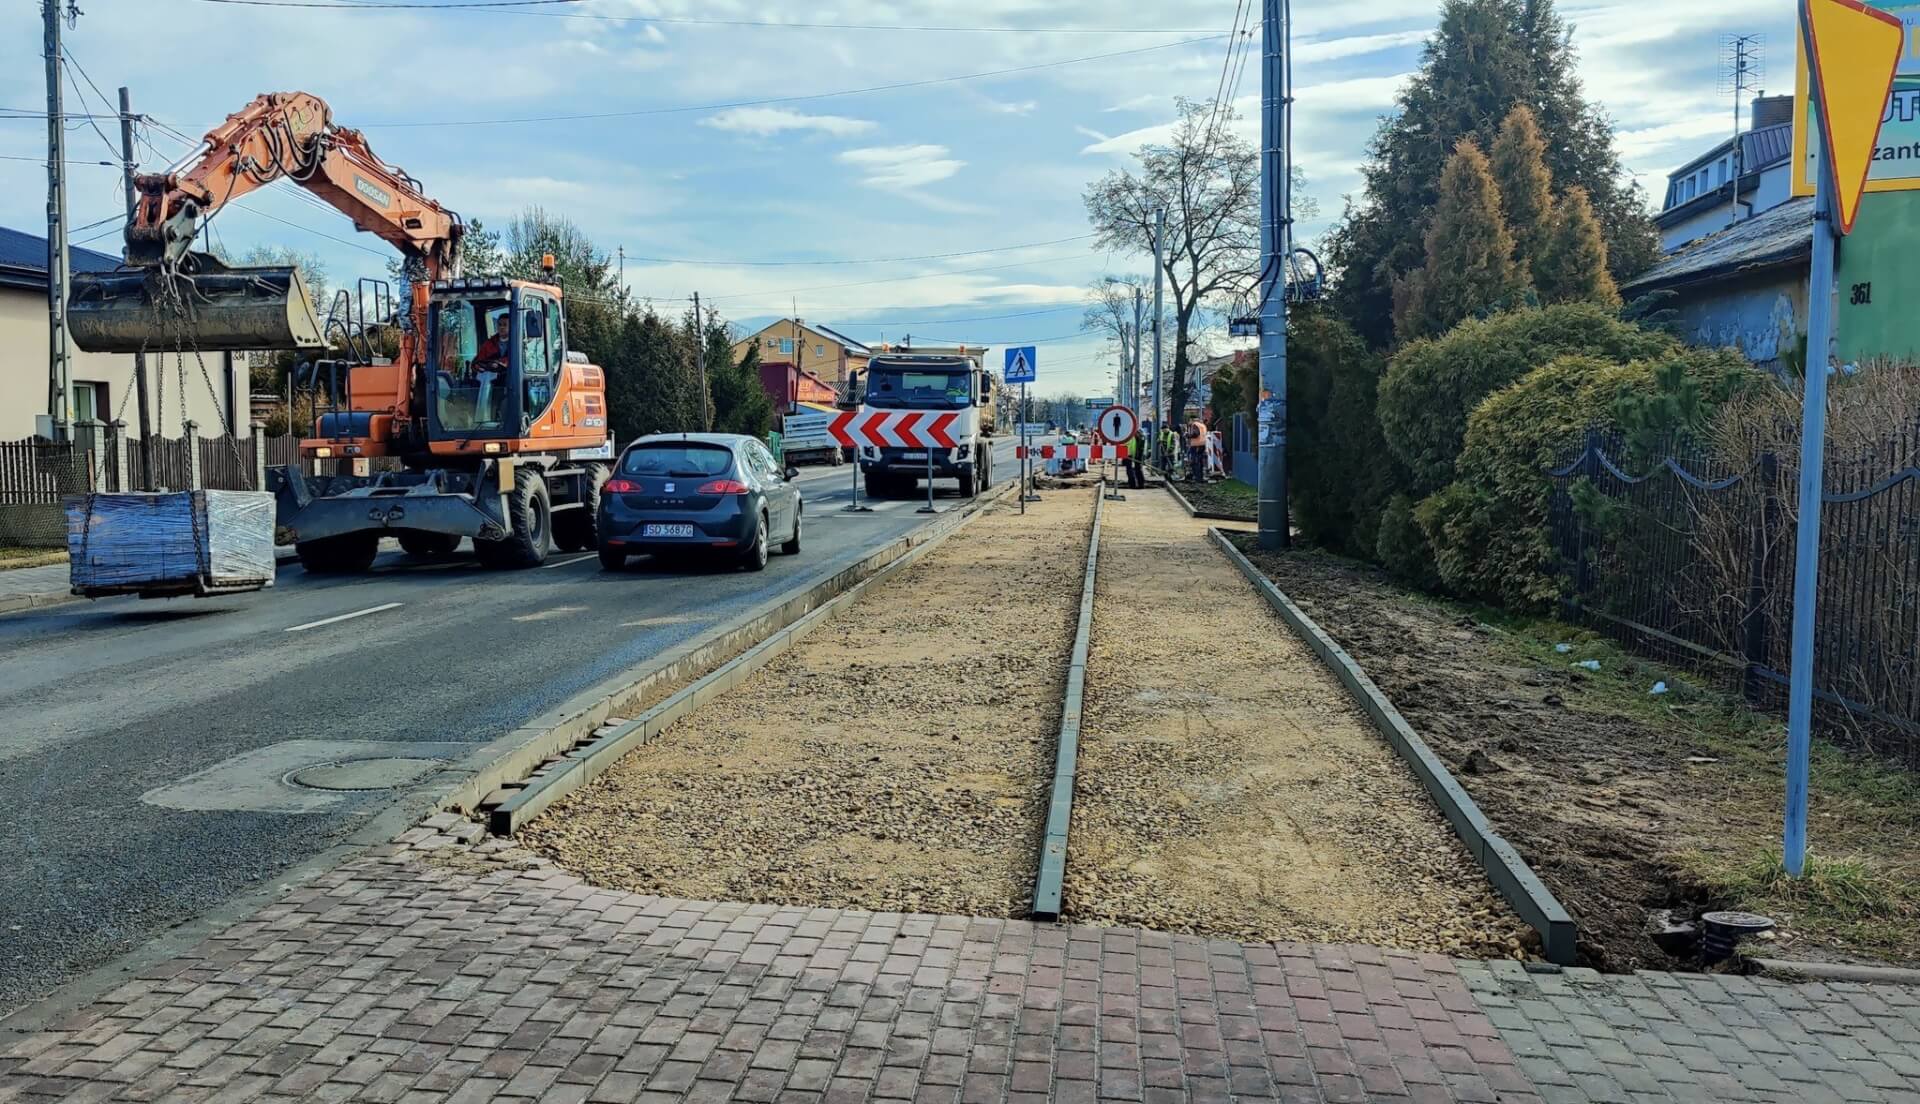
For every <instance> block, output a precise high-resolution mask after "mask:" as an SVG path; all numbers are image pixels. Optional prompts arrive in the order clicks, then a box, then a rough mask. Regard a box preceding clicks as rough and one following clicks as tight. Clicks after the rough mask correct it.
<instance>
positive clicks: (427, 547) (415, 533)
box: [400, 529, 460, 560]
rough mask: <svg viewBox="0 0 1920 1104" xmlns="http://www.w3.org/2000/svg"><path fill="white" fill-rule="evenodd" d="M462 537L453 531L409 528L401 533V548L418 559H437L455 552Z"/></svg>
mask: <svg viewBox="0 0 1920 1104" xmlns="http://www.w3.org/2000/svg"><path fill="white" fill-rule="evenodd" d="M458 547H460V538H459V537H457V536H455V535H453V534H452V533H423V532H421V531H420V530H418V529H408V530H405V531H403V532H401V534H400V550H401V551H403V552H405V553H406V554H407V555H409V556H412V557H413V558H414V559H416V560H437V559H440V558H441V557H442V556H449V555H452V554H453V550H454V549H456V548H458Z"/></svg>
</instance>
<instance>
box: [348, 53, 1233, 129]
mask: <svg viewBox="0 0 1920 1104" xmlns="http://www.w3.org/2000/svg"><path fill="white" fill-rule="evenodd" d="M1225 37H1227V36H1226V35H1222V34H1210V35H1202V36H1200V37H1197V38H1183V39H1180V40H1178V41H1176V42H1162V43H1159V44H1157V45H1153V46H1137V47H1135V48H1133V49H1131V50H1113V51H1111V52H1108V53H1104V54H1087V55H1085V56H1082V57H1073V58H1062V59H1060V60H1059V61H1042V62H1035V63H1033V64H1031V65H1013V66H1008V67H1007V68H1004V69H987V70H983V71H981V72H977V73H960V74H956V75H954V76H950V77H928V78H925V79H922V80H912V81H897V82H895V83H892V84H873V85H868V86H866V87H864V88H842V89H837V90H835V91H832V92H810V93H806V94H804V95H798V96H767V97H764V98H762V99H757V100H729V101H726V102H724V103H710V104H684V105H681V106H679V107H648V108H637V109H634V110H631V111H591V112H579V113H575V114H565V115H522V116H516V117H512V118H504V119H432V120H425V121H421V122H406V123H366V124H364V125H363V127H362V129H365V130H372V129H374V128H376V127H386V128H395V127H441V126H500V125H505V124H508V123H564V122H575V121H580V120H588V119H629V118H635V117H638V116H643V115H678V114H683V113H686V112H692V111H724V110H727V109H729V108H735V107H765V106H767V105H769V104H782V103H805V102H809V101H813V100H831V99H837V98H839V97H842V96H861V95H866V94H868V93H872V92H896V91H899V90H901V89H905V88H926V87H929V86H932V85H940V84H956V83H959V82H961V81H970V80H982V79H985V78H987V77H1004V76H1010V75H1012V74H1014V73H1031V72H1035V71H1036V70H1041V69H1057V68H1060V67H1061V66H1066V65H1079V64H1082V63H1084V62H1089V61H1105V60H1107V59H1108V58H1117V57H1128V56H1131V55H1135V54H1145V53H1151V52H1153V51H1155V50H1171V49H1174V48H1176V47H1180V46H1191V45H1193V44H1194V43H1197V42H1213V41H1217V40H1219V39H1222V38H1225Z"/></svg>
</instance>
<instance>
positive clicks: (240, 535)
mask: <svg viewBox="0 0 1920 1104" xmlns="http://www.w3.org/2000/svg"><path fill="white" fill-rule="evenodd" d="M66 511H67V561H68V564H69V567H70V572H71V574H70V578H71V580H72V584H73V590H74V592H75V593H77V594H98V593H123V592H124V593H143V592H153V593H200V594H205V593H212V592H216V591H221V590H249V589H256V588H258V587H263V586H272V585H273V569H274V556H273V519H274V504H273V496H272V495H270V494H266V493H264V492H260V491H181V492H178V493H174V494H95V495H74V496H71V497H69V498H68V499H67V500H66Z"/></svg>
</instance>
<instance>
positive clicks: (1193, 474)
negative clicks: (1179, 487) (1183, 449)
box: [1187, 418, 1207, 483]
mask: <svg viewBox="0 0 1920 1104" xmlns="http://www.w3.org/2000/svg"><path fill="white" fill-rule="evenodd" d="M1187 479H1188V481H1189V482H1193V483H1205V482H1206V481H1207V423H1205V422H1203V421H1201V420H1200V419H1198V418H1195V419H1194V420H1193V421H1191V422H1189V423H1187Z"/></svg>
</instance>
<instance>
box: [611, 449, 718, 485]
mask: <svg viewBox="0 0 1920 1104" xmlns="http://www.w3.org/2000/svg"><path fill="white" fill-rule="evenodd" d="M732 467H733V452H732V450H730V449H728V448H727V447H726V446H724V445H709V444H701V443H699V442H695V441H661V442H659V443H657V444H641V445H635V446H633V447H632V448H630V449H628V450H627V458H626V459H625V460H623V461H621V462H620V472H621V474H622V475H651V476H662V475H677V476H681V477H684V478H687V479H692V478H695V477H697V476H715V475H725V474H727V472H728V470H729V469H731V468H732Z"/></svg>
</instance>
